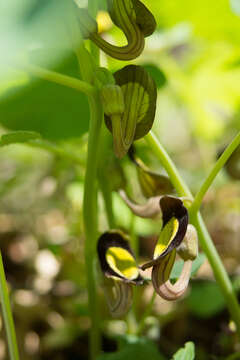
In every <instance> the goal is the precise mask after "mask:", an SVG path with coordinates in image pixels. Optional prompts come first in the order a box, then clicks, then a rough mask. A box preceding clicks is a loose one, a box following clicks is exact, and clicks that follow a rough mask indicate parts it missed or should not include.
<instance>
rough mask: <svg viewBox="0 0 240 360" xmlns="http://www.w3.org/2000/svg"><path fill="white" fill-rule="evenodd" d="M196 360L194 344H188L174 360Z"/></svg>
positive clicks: (179, 351)
mask: <svg viewBox="0 0 240 360" xmlns="http://www.w3.org/2000/svg"><path fill="white" fill-rule="evenodd" d="M193 359H195V346H194V343H193V342H190V341H189V342H187V343H186V344H185V346H184V348H183V349H180V350H178V352H177V353H176V354H175V355H174V356H173V360H193Z"/></svg>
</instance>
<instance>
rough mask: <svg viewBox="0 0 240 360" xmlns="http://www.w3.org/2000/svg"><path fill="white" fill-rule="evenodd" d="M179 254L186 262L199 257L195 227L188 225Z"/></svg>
mask: <svg viewBox="0 0 240 360" xmlns="http://www.w3.org/2000/svg"><path fill="white" fill-rule="evenodd" d="M177 252H178V254H179V255H180V256H181V258H182V259H183V260H184V261H186V260H195V259H196V257H197V256H198V235H197V231H196V229H195V227H194V226H193V225H191V224H189V225H188V227H187V232H186V235H185V237H184V239H183V241H182V243H181V245H180V246H179V247H178V249H177Z"/></svg>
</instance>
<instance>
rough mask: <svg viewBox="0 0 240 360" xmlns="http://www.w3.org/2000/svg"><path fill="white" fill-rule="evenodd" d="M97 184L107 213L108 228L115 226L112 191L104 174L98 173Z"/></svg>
mask: <svg viewBox="0 0 240 360" xmlns="http://www.w3.org/2000/svg"><path fill="white" fill-rule="evenodd" d="M98 180H99V185H100V188H101V192H102V196H103V200H104V204H105V210H106V214H107V220H108V226H109V228H110V229H114V228H115V219H114V213H113V203H112V192H111V190H110V189H109V183H108V179H107V178H106V176H104V175H98Z"/></svg>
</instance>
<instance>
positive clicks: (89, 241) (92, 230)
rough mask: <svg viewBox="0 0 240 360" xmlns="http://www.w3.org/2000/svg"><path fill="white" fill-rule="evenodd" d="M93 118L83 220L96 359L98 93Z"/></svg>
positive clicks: (91, 101) (92, 353)
mask: <svg viewBox="0 0 240 360" xmlns="http://www.w3.org/2000/svg"><path fill="white" fill-rule="evenodd" d="M89 104H90V111H91V119H90V128H89V138H88V155H87V167H86V174H85V181H84V198H83V219H84V227H85V235H86V240H85V246H84V253H85V265H86V275H87V289H88V303H89V312H90V317H91V329H90V358H91V359H92V360H94V359H96V356H97V354H98V353H99V350H100V333H99V325H100V321H99V307H98V301H97V299H98V296H97V289H96V273H95V264H96V243H97V235H98V233H97V223H98V221H97V182H96V179H97V167H98V156H97V154H98V148H99V140H100V139H99V133H100V131H101V124H102V117H103V114H102V105H101V102H100V99H99V96H98V94H96V95H95V96H94V97H91V98H90V99H89Z"/></svg>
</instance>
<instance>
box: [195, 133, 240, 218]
mask: <svg viewBox="0 0 240 360" xmlns="http://www.w3.org/2000/svg"><path fill="white" fill-rule="evenodd" d="M239 144H240V132H239V133H238V134H237V135H236V136H235V138H234V139H233V141H232V142H231V143H230V144H229V145H228V147H227V148H226V149H225V151H224V152H223V154H222V155H221V156H220V158H219V159H218V161H217V162H216V163H215V165H214V166H213V168H212V170H211V172H210V174H209V175H208V177H207V178H206V180H205V181H204V183H203V184H202V186H201V188H200V190H199V191H198V193H197V195H196V196H195V199H194V201H193V203H192V206H191V212H192V213H197V212H198V210H199V209H200V206H201V203H202V200H203V197H204V195H205V194H206V192H207V190H208V189H209V187H210V185H211V184H212V182H213V181H214V179H215V178H216V176H217V175H218V173H219V171H220V170H221V169H222V168H223V166H224V165H225V163H226V162H227V160H228V159H229V158H230V156H231V155H232V153H233V152H234V150H236V148H237V147H238V146H239Z"/></svg>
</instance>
